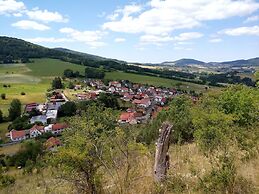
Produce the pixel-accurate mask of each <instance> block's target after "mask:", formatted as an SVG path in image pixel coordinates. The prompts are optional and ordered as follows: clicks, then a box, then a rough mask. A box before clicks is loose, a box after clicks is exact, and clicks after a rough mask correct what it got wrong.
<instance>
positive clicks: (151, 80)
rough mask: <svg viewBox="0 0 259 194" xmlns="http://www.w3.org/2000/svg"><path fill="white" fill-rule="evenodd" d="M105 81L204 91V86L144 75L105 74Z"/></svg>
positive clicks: (115, 72) (116, 72)
mask: <svg viewBox="0 0 259 194" xmlns="http://www.w3.org/2000/svg"><path fill="white" fill-rule="evenodd" d="M105 78H106V79H113V80H129V81H132V82H135V83H142V84H149V85H154V86H163V87H169V88H170V87H176V86H177V85H178V84H181V85H178V86H179V87H180V88H181V89H184V90H196V91H205V86H204V85H199V84H194V83H189V82H182V81H177V80H172V79H165V78H160V77H153V76H146V75H138V74H134V73H124V72H118V71H114V72H107V73H106V76H105Z"/></svg>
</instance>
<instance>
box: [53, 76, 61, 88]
mask: <svg viewBox="0 0 259 194" xmlns="http://www.w3.org/2000/svg"><path fill="white" fill-rule="evenodd" d="M63 87H64V85H63V83H62V80H61V78H60V77H55V78H54V80H53V81H52V88H53V89H62V88H63Z"/></svg>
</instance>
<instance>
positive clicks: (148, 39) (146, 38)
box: [140, 34, 174, 45]
mask: <svg viewBox="0 0 259 194" xmlns="http://www.w3.org/2000/svg"><path fill="white" fill-rule="evenodd" d="M173 40H174V38H173V37H171V36H167V35H165V36H158V35H149V34H145V35H143V36H141V37H140V42H141V43H142V44H155V45H161V44H162V43H166V42H170V41H173Z"/></svg>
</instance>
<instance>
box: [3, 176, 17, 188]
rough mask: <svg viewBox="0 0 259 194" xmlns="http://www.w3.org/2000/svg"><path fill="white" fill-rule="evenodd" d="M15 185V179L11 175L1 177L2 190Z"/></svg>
mask: <svg viewBox="0 0 259 194" xmlns="http://www.w3.org/2000/svg"><path fill="white" fill-rule="evenodd" d="M14 183H15V178H14V177H12V176H9V175H0V188H1V187H7V186H9V185H11V184H14Z"/></svg>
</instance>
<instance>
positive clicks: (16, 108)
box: [9, 99, 22, 121]
mask: <svg viewBox="0 0 259 194" xmlns="http://www.w3.org/2000/svg"><path fill="white" fill-rule="evenodd" d="M21 108H22V104H21V102H20V100H18V99H13V100H12V102H11V104H10V108H9V119H10V120H11V121H13V120H14V119H16V118H18V117H20V116H21Z"/></svg>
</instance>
